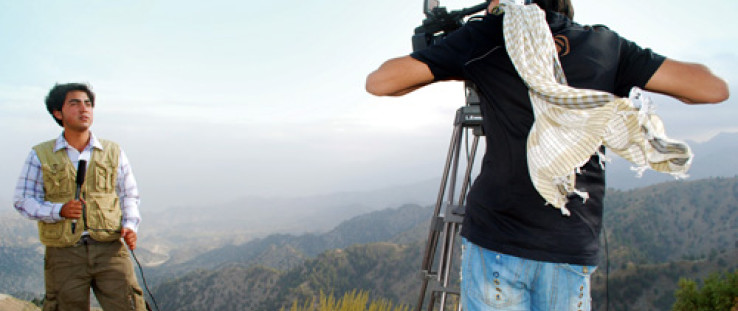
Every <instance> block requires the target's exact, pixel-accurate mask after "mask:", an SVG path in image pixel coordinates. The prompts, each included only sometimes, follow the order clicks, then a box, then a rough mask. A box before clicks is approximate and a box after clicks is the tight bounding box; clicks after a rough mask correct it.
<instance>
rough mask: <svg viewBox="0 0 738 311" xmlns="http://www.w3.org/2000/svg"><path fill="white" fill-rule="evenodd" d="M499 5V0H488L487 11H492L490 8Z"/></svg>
mask: <svg viewBox="0 0 738 311" xmlns="http://www.w3.org/2000/svg"><path fill="white" fill-rule="evenodd" d="M498 5H500V0H492V1H490V2H489V6H487V13H492V9H494V8H495V7H497V6H498Z"/></svg>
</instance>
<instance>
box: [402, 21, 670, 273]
mask: <svg viewBox="0 0 738 311" xmlns="http://www.w3.org/2000/svg"><path fill="white" fill-rule="evenodd" d="M546 15H547V16H546V19H547V22H548V24H549V26H550V28H551V32H552V33H553V35H554V40H555V41H556V45H557V48H559V58H560V60H561V64H562V67H563V69H564V73H565V75H566V78H567V81H568V83H569V85H570V86H573V87H577V88H587V89H595V90H602V91H607V92H610V93H613V94H615V95H617V96H621V97H625V96H628V93H629V91H630V89H631V88H632V87H634V86H637V87H641V88H642V87H644V85H645V84H646V83H647V82H648V80H649V79H650V78H651V76H652V75H653V73H654V72H655V71H656V70H657V69H658V67H659V66H660V65H661V63H662V62H663V61H664V57H663V56H660V55H658V54H655V53H653V52H652V51H651V50H649V49H642V48H641V47H639V46H638V45H636V44H635V43H633V42H631V41H628V40H626V39H624V38H622V37H620V36H619V35H618V34H616V33H615V32H613V31H611V30H609V29H607V28H606V27H604V26H597V27H589V26H582V25H579V24H576V23H573V22H572V21H571V20H569V19H568V18H566V17H564V16H563V15H560V14H557V13H552V12H547V14H546ZM411 56H412V57H413V58H415V59H418V60H420V61H422V62H424V63H426V64H427V65H428V66H429V68H430V70H431V72H432V73H433V75H434V78H435V80H447V79H464V80H470V81H472V82H474V84H476V86H477V88H478V90H479V93H480V97H481V108H482V115H483V117H484V123H483V128H484V132H485V139H486V149H487V150H486V153H485V155H484V158H483V163H482V169H481V172H480V174H479V176H478V177H477V179H476V180H475V181H474V185H473V186H472V188H471V190H470V193H469V195H468V198H467V202H466V217H465V218H464V224H463V226H462V232H461V234H462V236H464V237H466V238H467V239H469V240H470V241H471V242H473V243H475V244H477V245H480V246H482V247H484V248H487V249H490V250H494V251H498V252H501V253H504V254H509V255H513V256H518V257H522V258H528V259H533V260H539V261H547V262H561V263H570V264H578V265H596V264H597V261H598V251H599V234H600V230H601V227H602V208H603V207H602V201H603V198H604V194H605V172H604V170H603V169H602V166H601V165H600V160H599V158H598V157H597V156H596V155H595V156H593V157H592V158H591V159H590V160H589V162H588V163H587V164H585V165H584V166H583V167H582V168H581V170H580V173H578V174H577V181H576V187H577V189H579V190H582V191H586V192H588V193H589V199H587V200H586V201H584V200H582V198H580V197H576V196H574V197H570V198H569V203H568V204H567V208H568V209H569V210H570V211H571V216H563V215H562V214H561V212H560V210H558V209H555V208H553V207H552V206H550V205H546V204H545V200H544V199H543V198H542V197H541V196H540V194H538V192H537V191H536V190H535V188H534V186H533V183H532V182H531V180H530V177H529V174H528V164H527V153H526V140H527V137H528V132H529V131H530V128H531V126H532V124H533V121H534V117H533V108H532V106H531V103H530V99H529V97H528V89H527V88H526V86H525V84H524V83H523V81H522V80H521V78H520V76H519V75H518V74H517V72H516V71H515V68H514V67H513V64H512V62H511V61H510V57H509V56H508V55H507V51H506V50H505V46H504V37H503V34H502V15H499V16H495V15H487V16H485V17H484V18H482V19H480V20H473V21H469V22H467V23H466V24H465V25H464V26H463V27H462V28H460V29H459V30H457V31H454V32H453V33H451V34H450V35H449V36H448V37H447V38H445V39H444V40H442V41H441V42H439V43H438V44H436V45H433V46H431V47H429V48H427V49H424V50H422V51H417V52H415V53H413V54H411Z"/></svg>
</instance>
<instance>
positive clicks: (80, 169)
mask: <svg viewBox="0 0 738 311" xmlns="http://www.w3.org/2000/svg"><path fill="white" fill-rule="evenodd" d="M86 171H87V161H85V160H79V164H77V179H76V180H75V183H76V184H77V190H76V191H75V192H74V199H75V200H79V195H80V192H82V184H84V183H85V173H86ZM83 213H84V211H83ZM76 227H77V220H76V219H73V220H72V233H74V231H75V229H76Z"/></svg>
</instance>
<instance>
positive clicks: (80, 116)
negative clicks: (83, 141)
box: [54, 91, 93, 131]
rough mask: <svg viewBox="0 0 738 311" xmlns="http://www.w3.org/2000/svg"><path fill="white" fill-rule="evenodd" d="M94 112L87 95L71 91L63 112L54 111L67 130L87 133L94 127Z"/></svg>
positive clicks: (65, 100) (65, 101) (63, 106)
mask: <svg viewBox="0 0 738 311" xmlns="http://www.w3.org/2000/svg"><path fill="white" fill-rule="evenodd" d="M92 110H93V107H92V101H90V98H89V97H88V96H87V93H85V92H83V91H70V92H68V93H67V97H66V98H65V99H64V105H62V109H61V111H54V117H55V118H57V119H59V120H61V121H62V124H63V125H64V129H65V130H73V131H86V130H88V129H89V128H90V126H92V115H93V114H92Z"/></svg>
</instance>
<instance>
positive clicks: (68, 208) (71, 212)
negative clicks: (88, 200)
mask: <svg viewBox="0 0 738 311" xmlns="http://www.w3.org/2000/svg"><path fill="white" fill-rule="evenodd" d="M84 204H85V201H84V200H82V199H79V200H70V201H69V202H67V203H64V205H62V208H61V210H59V216H61V217H64V218H67V219H79V218H80V217H82V206H83V205H84Z"/></svg>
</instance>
